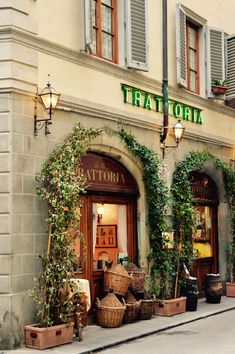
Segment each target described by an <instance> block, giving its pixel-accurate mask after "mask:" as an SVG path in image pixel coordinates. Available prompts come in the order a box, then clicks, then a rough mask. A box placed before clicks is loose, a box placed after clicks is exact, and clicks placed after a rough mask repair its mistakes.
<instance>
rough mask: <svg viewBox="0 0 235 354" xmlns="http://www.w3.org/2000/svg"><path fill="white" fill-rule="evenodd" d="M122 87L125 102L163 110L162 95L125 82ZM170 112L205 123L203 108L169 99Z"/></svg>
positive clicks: (149, 108) (159, 110)
mask: <svg viewBox="0 0 235 354" xmlns="http://www.w3.org/2000/svg"><path fill="white" fill-rule="evenodd" d="M121 87H122V92H123V100H124V103H131V104H132V105H133V106H137V107H142V108H144V109H148V110H155V111H156V112H159V113H161V112H163V97H162V96H158V95H154V94H153V93H149V92H145V91H143V90H140V89H137V88H135V87H131V86H128V85H124V84H122V85H121ZM168 113H169V115H171V116H173V117H175V118H177V119H183V120H187V121H190V122H192V123H196V124H202V123H203V116H202V110H201V109H199V108H195V107H193V106H189V105H187V104H184V103H181V102H178V101H174V100H168Z"/></svg>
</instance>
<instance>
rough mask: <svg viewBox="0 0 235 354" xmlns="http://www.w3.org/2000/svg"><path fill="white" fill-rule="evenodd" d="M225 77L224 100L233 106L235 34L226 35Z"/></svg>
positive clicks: (234, 106)
mask: <svg viewBox="0 0 235 354" xmlns="http://www.w3.org/2000/svg"><path fill="white" fill-rule="evenodd" d="M225 40H226V59H227V61H226V78H227V80H228V91H227V93H226V100H227V103H228V105H230V106H232V107H233V108H235V35H231V36H228V37H226V39H225Z"/></svg>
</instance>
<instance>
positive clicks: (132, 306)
mask: <svg viewBox="0 0 235 354" xmlns="http://www.w3.org/2000/svg"><path fill="white" fill-rule="evenodd" d="M125 302H126V310H125V313H124V318H123V322H126V323H130V322H133V321H135V320H136V319H137V318H138V315H139V309H140V301H136V299H135V298H134V296H133V295H132V294H131V293H130V291H128V292H127V296H126V298H125Z"/></svg>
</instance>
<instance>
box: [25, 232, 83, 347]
mask: <svg viewBox="0 0 235 354" xmlns="http://www.w3.org/2000/svg"><path fill="white" fill-rule="evenodd" d="M50 229H51V228H50ZM57 237H59V235H57ZM64 242H65V245H63V246H62V245H61V243H59V244H58V243H57V242H56V238H55V235H53V242H52V236H51V232H49V241H48V251H47V254H46V255H40V259H41V261H42V272H41V273H40V274H39V275H38V276H37V277H36V278H35V279H34V285H33V287H32V289H30V290H29V291H28V293H29V295H30V296H32V297H33V299H34V300H35V302H36V305H37V319H38V322H37V323H36V324H33V325H27V326H25V327H24V328H25V345H26V347H29V348H34V349H46V348H50V347H54V346H57V345H61V344H66V343H71V342H72V339H73V326H74V323H73V322H72V321H71V315H70V316H68V314H72V313H73V311H74V307H75V306H76V303H77V301H78V300H77V299H75V296H76V297H79V294H77V293H76V295H75V294H74V293H75V291H74V290H73V283H72V281H70V280H69V276H70V273H69V272H71V271H72V269H73V263H72V262H73V259H74V255H73V250H72V248H71V247H69V246H70V242H71V240H69V237H68V240H67V241H64ZM52 244H53V246H52ZM63 289H67V290H68V289H69V291H67V292H66V293H65V292H63ZM73 291H74V293H73ZM62 292H63V296H62ZM71 294H72V295H71ZM75 300H76V301H75Z"/></svg>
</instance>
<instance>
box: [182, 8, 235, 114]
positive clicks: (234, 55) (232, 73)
mask: <svg viewBox="0 0 235 354" xmlns="http://www.w3.org/2000/svg"><path fill="white" fill-rule="evenodd" d="M205 29H206V30H205ZM204 33H205V34H206V41H205V40H204V35H203V34H204ZM204 48H205V52H204ZM176 58H177V83H178V84H179V85H181V86H183V87H185V88H187V89H188V90H189V91H191V92H195V93H197V94H199V93H200V92H201V93H202V95H203V96H204V94H203V89H204V92H205V93H206V95H207V97H208V98H216V99H222V100H225V103H226V104H227V105H229V106H230V107H232V108H235V65H234V62H235V35H234V34H233V35H230V36H227V35H225V33H224V31H223V30H221V29H218V28H211V27H208V26H206V20H204V19H203V18H201V17H200V16H199V15H197V14H195V13H193V12H192V11H191V10H190V9H188V8H186V7H185V6H183V5H177V11H176ZM204 58H206V60H205V59H204ZM204 63H205V65H204ZM199 69H200V72H199ZM199 74H200V75H199ZM225 79H227V81H228V90H227V92H226V94H225V95H224V94H218V93H215V91H213V90H212V88H213V86H214V83H215V82H221V83H222V82H224V80H225Z"/></svg>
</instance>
